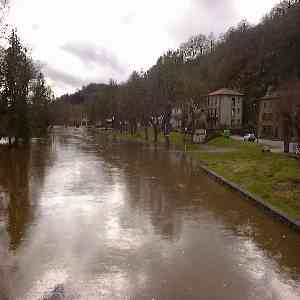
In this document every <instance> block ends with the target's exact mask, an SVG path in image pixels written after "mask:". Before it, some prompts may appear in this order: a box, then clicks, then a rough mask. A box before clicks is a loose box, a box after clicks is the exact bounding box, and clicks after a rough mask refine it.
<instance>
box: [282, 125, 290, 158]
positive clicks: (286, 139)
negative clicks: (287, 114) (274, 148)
mask: <svg viewBox="0 0 300 300" xmlns="http://www.w3.org/2000/svg"><path fill="white" fill-rule="evenodd" d="M283 132H284V137H283V143H284V146H283V148H284V153H289V152H290V133H289V121H288V120H284V123H283Z"/></svg>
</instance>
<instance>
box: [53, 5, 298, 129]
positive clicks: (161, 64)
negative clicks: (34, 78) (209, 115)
mask: <svg viewBox="0 0 300 300" xmlns="http://www.w3.org/2000/svg"><path fill="white" fill-rule="evenodd" d="M299 78H300V2H299V1H296V0H294V1H282V2H281V3H280V4H278V5H277V6H276V7H274V8H273V9H272V10H271V11H270V12H269V13H268V14H267V15H265V17H264V18H263V19H262V20H261V22H260V23H259V24H257V25H255V26H253V25H251V24H249V23H248V22H247V21H246V20H243V21H242V22H240V23H239V24H238V25H237V26H236V27H232V28H230V29H228V31H227V32H226V33H225V34H223V35H221V36H220V37H219V38H215V37H214V35H213V34H211V35H210V36H205V35H203V34H199V35H196V36H193V37H192V38H190V39H189V40H188V41H187V42H185V43H183V44H182V45H181V46H180V47H179V49H176V50H171V51H168V52H167V53H166V54H165V55H163V56H162V57H160V58H159V59H158V60H157V63H156V64H155V65H154V66H153V67H151V68H150V69H149V70H148V71H146V72H133V73H132V74H131V76H130V78H129V79H128V80H127V82H125V83H121V84H116V83H115V82H114V81H111V83H110V84H108V85H105V84H91V85H89V86H87V87H83V88H82V90H80V91H78V92H77V93H75V94H73V95H64V96H62V97H61V98H59V99H57V104H56V105H58V106H59V105H60V106H61V108H60V109H58V111H59V112H60V120H61V119H62V118H67V115H65V116H64V117H62V116H61V114H62V113H63V111H64V112H65V113H66V114H67V112H66V110H63V109H62V106H66V105H68V104H67V103H72V104H76V103H81V104H83V105H84V107H85V110H86V113H87V114H88V116H89V119H90V120H91V121H97V120H101V119H105V118H112V117H114V118H115V119H116V120H120V121H122V120H127V121H128V122H129V123H130V124H131V127H132V128H135V127H136V124H137V122H141V123H143V124H146V125H147V126H148V124H152V125H153V126H154V127H155V126H156V125H155V124H157V119H158V118H159V117H160V116H163V119H164V120H165V125H166V126H168V120H169V116H170V109H171V107H172V106H173V105H174V104H175V103H176V104H181V105H182V104H184V103H186V102H190V101H191V99H193V100H192V101H193V103H195V102H196V103H197V102H199V101H201V99H202V96H203V95H206V94H207V93H208V92H209V91H212V90H214V89H217V88H221V87H228V88H232V89H236V90H239V91H241V92H243V93H244V94H245V95H246V103H245V115H244V124H245V126H247V125H249V124H251V123H253V122H255V113H256V112H255V105H254V101H255V100H256V99H258V98H259V97H262V96H264V95H265V93H266V92H267V90H270V89H274V90H276V89H279V88H280V86H281V85H283V84H285V83H286V82H288V81H291V80H298V79H299Z"/></svg>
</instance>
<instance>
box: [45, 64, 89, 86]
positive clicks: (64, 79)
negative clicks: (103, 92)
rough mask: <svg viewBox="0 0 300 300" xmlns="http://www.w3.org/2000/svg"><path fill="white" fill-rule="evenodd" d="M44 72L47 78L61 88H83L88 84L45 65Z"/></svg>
mask: <svg viewBox="0 0 300 300" xmlns="http://www.w3.org/2000/svg"><path fill="white" fill-rule="evenodd" d="M43 71H44V73H45V75H46V76H47V77H49V78H50V79H51V80H53V81H54V82H56V83H58V84H59V85H60V86H64V85H66V86H71V87H81V86H83V85H84V84H85V83H86V81H85V80H82V79H81V78H78V77H75V76H73V75H71V74H68V73H65V72H62V71H60V70H57V69H55V68H53V67H52V66H50V65H47V64H46V65H44V67H43Z"/></svg>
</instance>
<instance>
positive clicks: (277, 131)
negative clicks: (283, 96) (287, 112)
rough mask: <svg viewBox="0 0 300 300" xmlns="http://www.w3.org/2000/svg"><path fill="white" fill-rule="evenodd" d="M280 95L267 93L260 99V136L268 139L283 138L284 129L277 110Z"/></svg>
mask: <svg viewBox="0 0 300 300" xmlns="http://www.w3.org/2000/svg"><path fill="white" fill-rule="evenodd" d="M279 99H280V98H279V96H278V95H277V94H276V93H272V94H267V95H266V96H264V97H263V98H261V99H259V101H258V108H259V109H258V130H257V131H258V136H259V137H261V138H268V139H282V137H283V129H282V126H281V122H280V115H279V112H278V111H277V107H278V101H279Z"/></svg>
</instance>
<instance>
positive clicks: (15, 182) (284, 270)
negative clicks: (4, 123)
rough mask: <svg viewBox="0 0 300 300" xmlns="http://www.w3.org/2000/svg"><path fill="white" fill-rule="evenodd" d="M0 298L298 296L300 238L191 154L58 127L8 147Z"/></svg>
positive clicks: (1, 193) (1, 203)
mask: <svg viewBox="0 0 300 300" xmlns="http://www.w3.org/2000/svg"><path fill="white" fill-rule="evenodd" d="M0 299H1V300H4V299H30V300H31V299H132V300H138V299H150V300H152V299H155V300H164V299H170V300H176V299H204V300H206V299H207V300H214V299H228V300H235V299H239V300H240V299H242V300H244V299H245V300H246V299H249V300H252V299H257V300H264V299H270V300H271V299H272V300H277V299H283V300H299V299H300V234H299V233H296V232H294V231H293V230H291V229H289V228H288V227H287V226H286V225H284V224H281V223H280V222H278V221H276V220H274V219H273V218H272V217H271V216H269V215H268V214H267V213H265V212H264V211H263V210H261V209H260V208H257V207H256V206H255V205H254V204H253V203H251V202H249V201H248V200H245V199H243V198H242V197H240V196H239V195H238V194H235V193H233V192H231V191H229V190H227V189H226V188H224V187H222V186H220V185H219V184H217V183H215V182H214V181H212V180H211V179H210V178H208V177H207V176H206V175H204V174H203V173H202V172H201V171H200V170H199V169H198V167H197V164H196V163H195V162H193V161H191V160H190V159H188V158H186V157H185V156H184V155H182V153H180V152H176V151H169V152H168V151H166V150H165V149H164V148H157V149H155V148H154V147H153V148H152V147H150V148H149V147H145V146H142V145H135V144H132V143H127V144H126V143H122V144H120V143H117V142H113V143H111V142H108V138H107V137H105V136H103V135H100V134H98V135H96V134H93V133H89V132H87V131H83V130H80V129H59V128H56V129H54V130H53V133H52V134H51V135H50V136H49V137H48V138H45V139H35V140H34V141H33V143H32V145H31V147H30V148H28V149H26V148H23V149H15V150H10V151H4V150H1V152H0Z"/></svg>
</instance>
